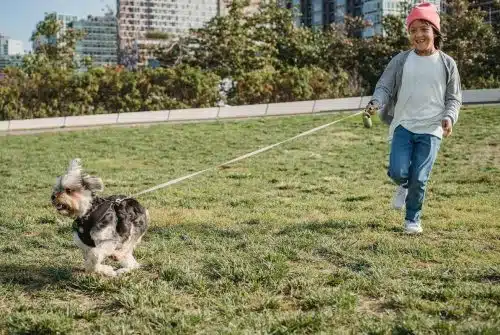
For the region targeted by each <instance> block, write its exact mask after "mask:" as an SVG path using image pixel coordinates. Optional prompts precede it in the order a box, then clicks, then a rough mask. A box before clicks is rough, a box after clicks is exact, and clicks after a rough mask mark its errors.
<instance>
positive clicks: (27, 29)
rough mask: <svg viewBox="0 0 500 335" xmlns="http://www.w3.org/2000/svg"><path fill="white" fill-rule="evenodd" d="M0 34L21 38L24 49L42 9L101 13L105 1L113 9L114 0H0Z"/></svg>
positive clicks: (81, 15)
mask: <svg viewBox="0 0 500 335" xmlns="http://www.w3.org/2000/svg"><path fill="white" fill-rule="evenodd" d="M0 2H1V3H2V6H1V10H0V34H4V35H7V36H9V37H10V38H12V39H16V40H22V41H23V43H24V49H25V50H31V43H30V42H29V39H30V37H31V33H32V32H33V30H34V29H35V27H36V24H37V23H38V22H39V21H41V20H43V17H44V13H45V12H54V11H55V12H60V13H62V14H68V15H76V16H78V17H79V18H84V17H86V16H87V15H89V14H91V15H102V14H103V11H102V9H104V8H106V5H109V6H110V7H111V8H112V9H113V10H114V11H116V0H0Z"/></svg>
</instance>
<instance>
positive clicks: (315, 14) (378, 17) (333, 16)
mask: <svg viewBox="0 0 500 335" xmlns="http://www.w3.org/2000/svg"><path fill="white" fill-rule="evenodd" d="M427 1H428V2H431V3H433V4H435V5H436V6H437V8H440V6H441V0H427ZM419 2H420V1H419V0H288V1H286V2H285V4H286V6H287V8H290V9H291V8H293V7H294V8H299V9H300V12H301V17H300V19H299V20H297V23H299V24H300V25H303V26H306V27H312V28H316V29H322V28H324V27H327V26H329V25H331V24H333V23H337V24H341V23H343V22H344V17H346V16H351V17H362V18H363V19H364V20H365V21H366V22H368V23H370V24H371V26H370V27H368V28H366V29H365V30H364V31H363V32H361V35H362V36H363V37H366V38H369V37H372V36H374V35H380V34H383V29H382V19H383V18H384V16H387V15H400V14H402V10H403V9H404V8H405V6H406V7H407V6H411V5H414V4H416V3H419Z"/></svg>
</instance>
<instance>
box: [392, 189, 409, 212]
mask: <svg viewBox="0 0 500 335" xmlns="http://www.w3.org/2000/svg"><path fill="white" fill-rule="evenodd" d="M407 195H408V189H407V188H405V187H404V186H403V185H399V186H398V188H397V189H396V192H394V198H393V199H392V207H393V208H394V209H401V208H403V207H404V206H405V204H406V196H407Z"/></svg>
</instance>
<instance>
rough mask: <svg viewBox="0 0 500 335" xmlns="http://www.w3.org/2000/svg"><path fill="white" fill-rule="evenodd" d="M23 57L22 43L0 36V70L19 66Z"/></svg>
mask: <svg viewBox="0 0 500 335" xmlns="http://www.w3.org/2000/svg"><path fill="white" fill-rule="evenodd" d="M23 55H24V48H23V42H22V41H19V40H14V39H12V38H10V37H8V36H5V35H2V34H0V69H3V68H6V67H7V66H19V65H21V63H22V60H23Z"/></svg>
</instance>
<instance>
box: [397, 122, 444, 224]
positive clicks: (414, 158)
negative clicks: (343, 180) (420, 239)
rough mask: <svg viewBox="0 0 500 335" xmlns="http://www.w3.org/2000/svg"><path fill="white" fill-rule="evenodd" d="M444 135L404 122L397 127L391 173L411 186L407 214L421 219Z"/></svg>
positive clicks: (412, 217) (407, 186) (400, 181)
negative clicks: (420, 131) (424, 131)
mask: <svg viewBox="0 0 500 335" xmlns="http://www.w3.org/2000/svg"><path fill="white" fill-rule="evenodd" d="M440 145H441V139H440V138H439V137H436V136H434V135H429V134H415V133H412V132H411V131H408V130H407V129H406V128H404V127H402V126H398V127H397V128H396V129H395V130H394V135H393V137H392V143H391V154H390V157H389V171H388V173H387V174H388V176H389V177H390V178H391V179H392V180H394V182H395V183H396V184H398V185H403V186H404V187H406V188H407V189H408V196H407V197H406V217H405V219H406V220H408V221H411V222H419V221H420V215H421V212H422V205H423V203H424V198H425V187H426V184H427V180H428V179H429V176H430V173H431V170H432V166H433V165H434V161H435V160H436V156H437V153H438V151H439V147H440Z"/></svg>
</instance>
